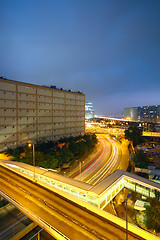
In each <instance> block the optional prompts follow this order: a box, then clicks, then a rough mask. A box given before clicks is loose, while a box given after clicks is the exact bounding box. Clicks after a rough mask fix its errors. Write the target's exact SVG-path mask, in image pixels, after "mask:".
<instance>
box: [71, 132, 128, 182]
mask: <svg viewBox="0 0 160 240" xmlns="http://www.w3.org/2000/svg"><path fill="white" fill-rule="evenodd" d="M97 136H98V140H99V142H100V145H101V148H100V150H99V154H96V156H93V157H92V158H91V159H90V160H89V161H88V162H87V163H86V164H83V163H81V164H83V165H82V166H81V173H80V170H79V169H78V170H77V169H76V170H75V171H76V172H75V173H74V174H72V175H71V176H74V178H75V179H76V180H79V181H83V182H87V183H90V184H92V185H94V184H96V183H98V182H99V181H101V180H102V179H104V178H105V177H107V176H108V175H109V174H111V173H112V172H114V171H115V170H117V169H123V170H126V169H127V167H128V162H129V152H128V144H127V142H126V141H124V142H123V143H122V144H120V143H118V142H117V141H116V140H113V139H111V138H110V137H108V136H107V135H105V134H100V135H97ZM124 155H125V158H124ZM76 173H77V174H78V173H80V174H78V175H77V176H75V175H76Z"/></svg>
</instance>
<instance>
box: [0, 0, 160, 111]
mask: <svg viewBox="0 0 160 240" xmlns="http://www.w3.org/2000/svg"><path fill="white" fill-rule="evenodd" d="M159 12H160V0H0V33H1V34H0V76H3V77H6V78H8V79H11V80H17V81H21V82H28V83H33V84H37V85H47V86H50V85H55V86H57V87H58V88H61V87H62V88H64V89H71V90H73V91H78V90H79V91H81V92H83V93H84V94H85V96H86V97H85V98H86V101H89V102H92V103H93V107H94V109H95V113H96V114H101V115H109V114H113V115H114V114H117V113H123V109H124V108H125V107H134V106H141V105H156V104H160V14H159Z"/></svg>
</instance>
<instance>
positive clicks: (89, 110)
mask: <svg viewBox="0 0 160 240" xmlns="http://www.w3.org/2000/svg"><path fill="white" fill-rule="evenodd" d="M92 118H94V108H93V105H92V103H90V102H87V103H86V104H85V119H92Z"/></svg>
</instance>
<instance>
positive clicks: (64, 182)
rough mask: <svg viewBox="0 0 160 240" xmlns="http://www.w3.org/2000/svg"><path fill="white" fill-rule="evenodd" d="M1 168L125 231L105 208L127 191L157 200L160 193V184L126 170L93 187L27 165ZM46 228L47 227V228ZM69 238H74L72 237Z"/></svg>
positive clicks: (9, 163) (10, 163)
mask: <svg viewBox="0 0 160 240" xmlns="http://www.w3.org/2000/svg"><path fill="white" fill-rule="evenodd" d="M0 165H1V166H3V167H4V168H5V169H8V170H9V171H12V172H14V173H15V174H18V175H20V176H21V177H23V178H25V179H28V180H29V181H31V182H32V183H34V184H38V185H40V186H42V187H43V188H45V189H48V190H49V191H53V192H55V193H56V194H60V195H61V196H63V197H65V198H66V199H68V200H69V201H71V202H75V203H76V204H78V205H79V206H81V207H85V208H86V209H87V210H89V211H92V212H94V213H96V214H98V215H99V217H102V216H103V217H104V215H105V218H106V219H108V220H109V221H111V222H113V223H114V224H116V225H117V226H119V227H120V228H123V229H124V231H125V221H123V220H122V219H119V218H117V217H116V216H113V215H111V214H109V213H106V212H105V213H104V211H102V209H103V208H104V207H105V206H106V205H107V204H108V203H109V202H110V201H111V200H112V199H113V198H114V197H115V196H116V195H117V194H118V193H119V192H120V191H121V190H122V189H123V188H128V189H131V190H132V191H135V192H138V193H141V194H142V195H144V196H147V197H150V198H154V197H155V192H156V191H160V185H159V184H158V183H155V182H152V181H149V180H147V179H144V178H142V177H139V176H136V175H134V174H131V173H128V172H125V171H124V170H117V171H115V172H114V173H112V174H111V175H109V176H108V177H107V178H105V179H104V180H102V181H101V182H99V183H98V184H96V185H94V186H93V185H91V184H88V183H84V182H80V181H77V180H74V179H71V178H67V177H65V176H61V175H58V174H56V173H54V172H50V171H47V170H46V169H41V168H39V167H33V166H30V165H27V164H24V163H17V162H13V161H2V162H1V163H0ZM6 178H7V176H6ZM19 189H20V188H19ZM20 190H21V189H20ZM25 191H26V192H25ZM27 191H28V192H27ZM24 192H25V193H26V194H30V195H31V196H32V194H31V193H30V192H29V190H24ZM1 195H2V196H3V197H5V198H7V199H8V200H9V198H8V195H6V196H5V192H4V191H1ZM42 201H43V203H44V204H46V202H45V200H43V196H42V198H41V202H42ZM13 204H14V203H13ZM26 215H27V214H26ZM37 223H38V224H39V225H40V223H39V222H37ZM43 228H45V227H44V226H43ZM46 228H47V227H46ZM47 229H48V228H47ZM47 229H46V230H47ZM128 229H129V231H130V233H132V234H133V235H137V233H138V236H140V237H141V238H142V239H157V237H156V236H153V235H151V234H150V233H147V232H146V231H144V230H142V229H140V228H138V227H137V226H134V225H132V224H129V225H128ZM137 229H138V230H137ZM48 232H49V231H48ZM52 235H53V234H52ZM53 236H55V235H53ZM61 237H62V236H61ZM59 239H60V238H59ZM63 239H66V238H63ZM69 239H72V238H69ZM88 239H89V238H88ZM91 239H92V238H91ZM93 239H94V238H93ZM99 239H101V238H99ZM119 239H120V238H119Z"/></svg>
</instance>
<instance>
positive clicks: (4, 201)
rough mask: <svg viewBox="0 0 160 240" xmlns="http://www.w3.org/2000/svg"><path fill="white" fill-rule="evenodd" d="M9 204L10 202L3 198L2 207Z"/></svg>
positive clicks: (0, 203)
mask: <svg viewBox="0 0 160 240" xmlns="http://www.w3.org/2000/svg"><path fill="white" fill-rule="evenodd" d="M7 204H8V202H7V201H6V200H5V199H2V200H1V201H0V208H1V207H4V206H6V205H7Z"/></svg>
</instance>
